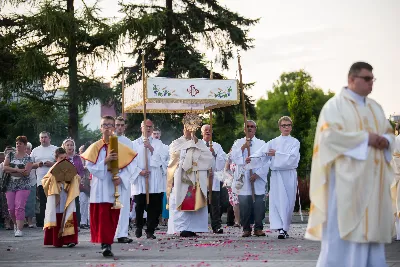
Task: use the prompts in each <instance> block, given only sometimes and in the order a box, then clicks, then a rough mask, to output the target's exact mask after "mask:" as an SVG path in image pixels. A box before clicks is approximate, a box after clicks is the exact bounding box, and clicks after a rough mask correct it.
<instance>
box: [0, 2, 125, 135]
mask: <svg viewBox="0 0 400 267" xmlns="http://www.w3.org/2000/svg"><path fill="white" fill-rule="evenodd" d="M21 2H25V3H29V4H30V5H31V10H35V11H34V12H33V13H29V14H11V15H6V16H3V17H2V19H1V20H0V33H1V34H0V62H4V63H5V66H6V67H7V68H8V67H9V73H8V74H7V73H2V74H0V84H1V88H3V89H2V92H1V93H2V97H9V96H10V92H14V93H17V94H18V95H19V96H22V97H27V98H29V99H34V100H37V101H38V102H41V103H47V104H48V105H57V106H60V107H66V108H67V114H68V128H67V130H68V134H69V136H71V137H73V138H74V139H78V137H79V134H78V130H79V109H83V110H85V109H86V108H87V106H88V104H90V103H92V102H94V101H95V100H97V99H102V100H105V99H107V98H109V97H110V96H111V90H109V89H107V88H106V87H105V86H104V85H103V84H102V82H101V79H99V78H98V77H95V76H94V75H93V74H91V73H87V72H86V71H85V70H86V69H92V66H93V63H94V62H96V61H100V60H103V59H107V56H108V55H110V56H111V55H113V54H114V53H115V52H116V51H117V50H116V48H117V47H118V41H119V30H118V27H115V26H112V25H110V23H109V21H108V20H107V19H106V18H101V17H100V16H99V15H98V10H97V8H96V6H93V7H88V6H85V8H84V9H83V10H76V9H75V5H74V0H57V1H46V0H26V1H24V0H5V3H8V4H15V5H17V4H19V3H21ZM10 73H11V74H10ZM63 83H64V84H65V86H62V85H61V84H63ZM44 85H46V86H47V87H48V89H52V90H60V89H65V90H64V92H65V93H64V94H63V96H61V97H60V96H58V97H55V96H54V95H55V94H54V92H53V93H46V92H44V91H43V87H44Z"/></svg>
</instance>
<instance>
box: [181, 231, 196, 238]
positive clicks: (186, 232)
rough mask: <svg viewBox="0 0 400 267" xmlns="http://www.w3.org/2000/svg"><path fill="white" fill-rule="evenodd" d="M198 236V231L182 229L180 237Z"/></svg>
mask: <svg viewBox="0 0 400 267" xmlns="http://www.w3.org/2000/svg"><path fill="white" fill-rule="evenodd" d="M195 236H197V235H196V233H194V232H191V231H182V232H181V234H180V237H195Z"/></svg>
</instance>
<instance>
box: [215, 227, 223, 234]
mask: <svg viewBox="0 0 400 267" xmlns="http://www.w3.org/2000/svg"><path fill="white" fill-rule="evenodd" d="M213 233H214V234H223V233H224V230H223V229H222V228H219V229H216V230H213Z"/></svg>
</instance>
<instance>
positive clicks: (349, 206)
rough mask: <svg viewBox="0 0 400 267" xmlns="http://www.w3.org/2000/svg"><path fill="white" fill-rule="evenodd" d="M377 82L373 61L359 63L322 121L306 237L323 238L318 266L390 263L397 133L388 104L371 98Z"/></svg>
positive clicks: (325, 112)
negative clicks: (387, 111)
mask: <svg viewBox="0 0 400 267" xmlns="http://www.w3.org/2000/svg"><path fill="white" fill-rule="evenodd" d="M373 81H374V77H373V74H372V67H371V65H369V64H368V63H364V62H358V63H355V64H353V65H352V67H351V68H350V71H349V77H348V82H349V85H348V87H345V88H343V89H342V90H341V91H340V92H339V93H338V94H337V95H335V96H334V97H333V98H331V99H330V100H329V101H328V102H327V103H326V104H325V105H324V107H323V109H322V111H321V114H320V117H319V120H318V125H317V129H316V135H315V142H314V155H313V161H312V170H311V181H310V199H311V207H310V216H309V221H308V227H307V230H306V238H308V239H311V240H320V241H322V242H321V253H320V256H319V259H318V263H317V266H318V267H337V266H346V267H366V266H377V267H378V266H379V267H381V266H387V265H386V263H385V247H384V244H385V243H390V242H391V240H392V229H393V228H392V226H393V212H392V209H391V208H390V207H391V205H392V203H391V196H390V186H391V183H392V181H393V170H392V168H391V166H390V164H389V163H390V160H391V155H392V152H391V149H392V146H393V143H394V135H393V129H392V127H391V126H390V124H389V122H388V120H387V119H386V117H385V113H384V112H383V109H382V107H381V106H380V105H379V104H378V103H377V102H375V101H374V100H372V99H370V98H368V97H367V96H368V94H370V93H371V91H372V85H373Z"/></svg>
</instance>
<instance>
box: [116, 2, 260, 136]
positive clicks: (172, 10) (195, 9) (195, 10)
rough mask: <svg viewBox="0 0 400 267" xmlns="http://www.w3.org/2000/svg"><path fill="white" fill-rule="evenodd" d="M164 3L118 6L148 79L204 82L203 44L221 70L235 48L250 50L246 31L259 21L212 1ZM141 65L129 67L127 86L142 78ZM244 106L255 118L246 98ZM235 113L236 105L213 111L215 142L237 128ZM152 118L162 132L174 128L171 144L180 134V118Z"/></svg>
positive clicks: (206, 71) (133, 119)
mask: <svg viewBox="0 0 400 267" xmlns="http://www.w3.org/2000/svg"><path fill="white" fill-rule="evenodd" d="M163 3H165V4H164V5H156V4H140V5H139V4H131V3H128V4H122V12H123V13H124V14H125V17H124V19H123V21H122V25H123V26H122V28H123V29H125V32H126V34H127V35H126V36H127V37H128V38H129V39H130V40H132V41H134V42H135V46H134V48H133V50H132V52H131V55H132V56H136V55H141V54H142V53H143V54H144V60H145V66H146V70H147V73H148V74H149V75H155V76H161V77H170V78H208V77H209V76H210V69H209V67H208V66H207V65H208V63H207V60H206V58H205V56H204V54H202V53H201V52H200V51H199V49H198V47H199V46H201V45H205V48H206V49H212V50H214V51H217V57H216V59H215V60H213V61H215V63H217V64H220V66H222V69H228V60H229V59H232V58H233V57H234V52H235V51H236V49H237V48H239V49H241V50H248V49H250V48H252V47H253V46H252V42H253V40H252V39H251V38H249V37H248V30H249V27H250V26H252V25H255V24H256V23H257V22H258V19H248V18H245V17H243V16H241V15H239V14H237V13H235V12H232V11H230V10H228V9H227V8H225V7H223V6H221V5H220V4H219V3H218V1H215V0H196V1H193V0H174V1H173V0H165V1H163ZM141 64H142V58H141V57H140V56H138V57H137V58H136V64H135V65H134V66H133V67H131V68H128V72H129V74H128V76H127V83H130V84H132V83H134V82H136V81H138V80H140V78H141V77H140V76H141V71H140V70H141ZM223 78H225V77H223V75H222V74H220V73H214V79H223ZM246 104H247V109H248V111H249V114H250V115H253V116H255V110H254V105H253V103H252V100H251V99H250V98H249V97H247V96H246ZM239 112H240V107H239V106H238V107H227V108H221V109H218V110H215V111H214V118H215V125H216V128H215V130H214V132H215V133H216V141H222V140H220V139H219V136H218V135H219V132H220V131H222V130H223V131H225V132H226V130H227V129H236V127H237V122H236V120H235V118H236V114H238V113H239ZM150 117H152V118H153V120H154V121H155V123H156V124H157V125H159V126H160V127H162V128H163V129H162V130H165V129H168V128H172V129H171V132H169V133H168V135H173V136H171V137H168V139H171V140H173V139H175V138H176V137H177V136H179V135H180V134H181V126H180V121H181V118H182V116H181V115H176V114H154V115H151V116H150ZM128 120H129V124H130V125H131V126H132V125H137V124H133V122H134V123H138V122H140V121H141V120H142V115H141V114H133V115H131V116H129V119H128ZM164 125H165V128H164ZM220 125H221V126H220ZM222 125H224V127H223V126H222ZM218 127H220V128H218ZM164 136H165V134H164ZM221 137H222V135H221Z"/></svg>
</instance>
